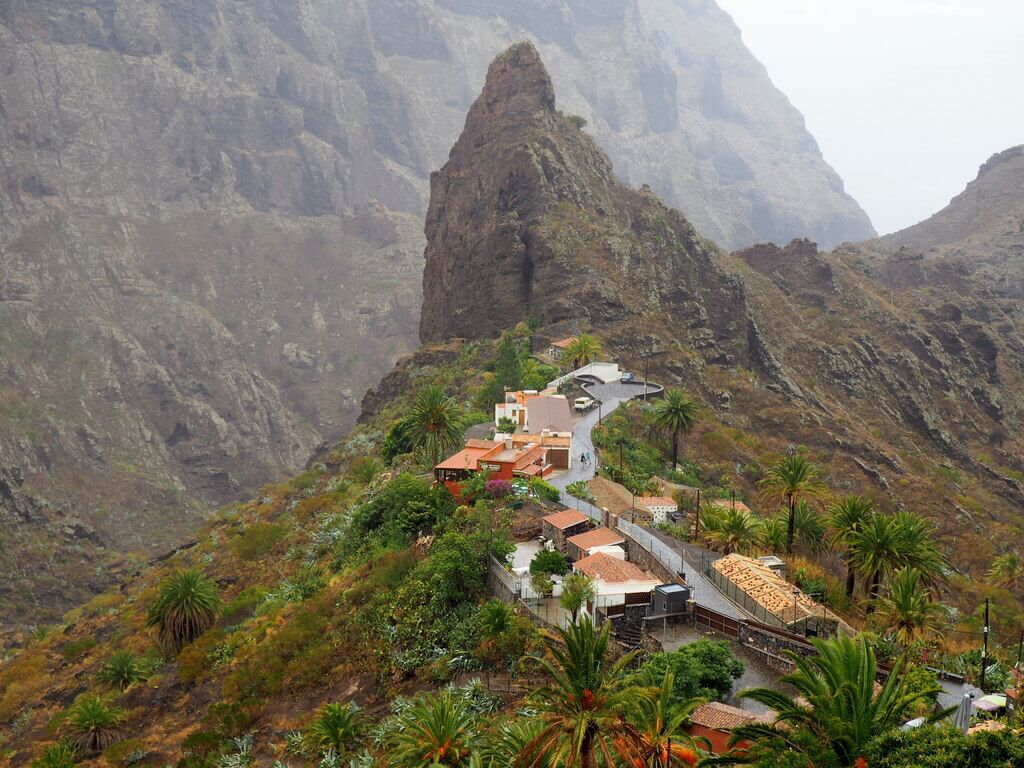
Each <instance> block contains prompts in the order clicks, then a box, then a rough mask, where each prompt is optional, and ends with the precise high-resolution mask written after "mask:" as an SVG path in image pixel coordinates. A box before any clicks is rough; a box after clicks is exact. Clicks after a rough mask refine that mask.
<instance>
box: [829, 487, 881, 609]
mask: <svg viewBox="0 0 1024 768" xmlns="http://www.w3.org/2000/svg"><path fill="white" fill-rule="evenodd" d="M874 514H875V509H874V505H873V504H872V503H871V501H869V500H868V499H865V498H864V497H863V496H843V497H842V498H840V499H838V500H837V501H836V502H835V503H834V504H832V505H831V506H830V507H829V508H828V518H827V520H826V526H827V534H826V539H825V541H826V543H827V544H828V546H830V547H832V548H833V549H841V550H843V554H844V557H845V558H846V596H847V597H853V589H854V587H855V586H856V579H857V569H856V568H855V567H854V565H853V562H852V559H851V555H850V539H851V538H852V537H853V534H855V533H856V532H857V531H859V530H861V529H862V528H863V527H864V526H865V524H867V522H868V520H870V519H871V516H872V515H874Z"/></svg>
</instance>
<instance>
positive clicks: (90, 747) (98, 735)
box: [64, 696, 124, 755]
mask: <svg viewBox="0 0 1024 768" xmlns="http://www.w3.org/2000/svg"><path fill="white" fill-rule="evenodd" d="M123 722H124V710H122V709H118V708H117V707H111V706H109V705H108V704H107V703H106V702H105V701H103V699H101V698H100V697H99V696H85V697H83V698H82V699H80V700H79V701H78V703H77V704H75V705H74V706H73V707H72V708H71V710H70V711H69V712H68V716H67V719H66V720H65V721H64V724H65V729H66V731H67V737H68V743H69V744H70V745H71V746H72V747H73V748H74V750H75V752H76V753H78V754H83V755H97V754H99V753H100V752H102V751H103V750H104V749H106V748H107V747H109V746H110V745H111V744H116V743H117V742H119V741H120V740H121V739H122V738H124V737H123V735H122V733H121V730H120V726H121V723H123Z"/></svg>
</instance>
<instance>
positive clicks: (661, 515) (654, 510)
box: [644, 504, 679, 525]
mask: <svg viewBox="0 0 1024 768" xmlns="http://www.w3.org/2000/svg"><path fill="white" fill-rule="evenodd" d="M644 506H645V507H646V508H647V509H649V510H650V511H651V516H652V517H653V518H654V523H655V525H657V524H659V523H666V522H668V516H669V515H671V514H674V513H675V512H676V511H678V509H679V507H677V506H676V505H675V504H673V505H672V506H671V507H670V506H668V505H667V504H666V505H660V506H659V505H654V506H652V505H650V504H644Z"/></svg>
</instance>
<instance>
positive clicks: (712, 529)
mask: <svg viewBox="0 0 1024 768" xmlns="http://www.w3.org/2000/svg"><path fill="white" fill-rule="evenodd" d="M761 527H762V522H761V520H760V518H758V517H756V516H755V515H753V514H751V513H750V512H747V511H746V510H745V509H733V508H731V507H728V508H726V510H725V513H724V514H722V516H721V517H719V518H712V519H711V520H710V521H708V522H705V524H704V536H705V538H707V540H708V541H709V542H710V543H711V544H712V546H714V548H715V549H719V550H721V551H722V552H723V553H724V554H726V555H728V554H731V553H733V552H740V553H746V552H750V551H751V550H753V549H754V548H755V547H756V546H757V544H758V542H759V541H760V540H761Z"/></svg>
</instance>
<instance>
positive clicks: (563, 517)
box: [544, 509, 590, 531]
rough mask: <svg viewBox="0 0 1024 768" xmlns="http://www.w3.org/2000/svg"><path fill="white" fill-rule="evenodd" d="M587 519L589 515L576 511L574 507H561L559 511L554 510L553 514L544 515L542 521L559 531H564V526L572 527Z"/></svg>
mask: <svg viewBox="0 0 1024 768" xmlns="http://www.w3.org/2000/svg"><path fill="white" fill-rule="evenodd" d="M589 519H590V518H589V517H587V516H586V515H584V514H583V513H582V512H577V511H576V510H575V509H563V510H562V511H561V512H555V513H554V514H553V515H548V516H547V517H545V518H544V522H545V523H547V524H548V525H551V526H554V527H555V528H557V529H558V530H560V531H564V530H565V529H566V528H572V527H573V526H574V525H579V524H580V523H585V522H587V520H589Z"/></svg>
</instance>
